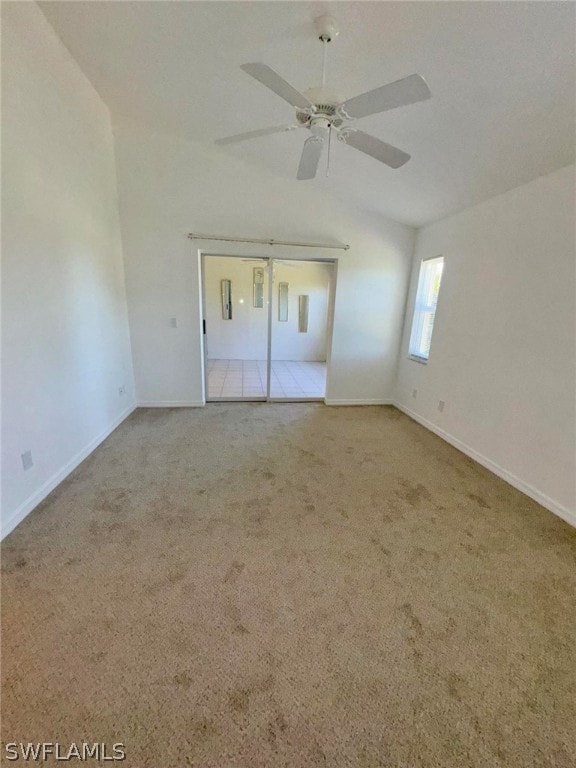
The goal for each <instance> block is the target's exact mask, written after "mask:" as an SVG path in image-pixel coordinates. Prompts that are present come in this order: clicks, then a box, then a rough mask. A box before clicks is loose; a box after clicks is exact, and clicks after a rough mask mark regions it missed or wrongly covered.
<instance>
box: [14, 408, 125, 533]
mask: <svg viewBox="0 0 576 768" xmlns="http://www.w3.org/2000/svg"><path fill="white" fill-rule="evenodd" d="M135 410H136V405H135V404H134V405H130V406H128V408H126V409H125V410H124V411H122V413H121V414H120V415H119V416H117V417H116V418H115V419H114V421H113V422H112V423H111V424H110V425H109V426H108V427H106V429H105V430H104V431H103V432H101V433H100V434H99V435H98V436H97V437H95V438H94V439H93V440H91V441H90V442H89V443H88V445H86V446H85V447H84V448H82V450H80V451H78V453H77V454H76V455H75V456H73V457H72V458H71V459H70V461H68V462H67V463H66V464H65V465H64V466H63V467H62V469H59V470H58V472H56V473H55V474H53V475H52V477H50V478H49V479H48V480H47V481H46V482H45V483H44V484H43V485H42V486H40V488H39V489H38V490H37V491H34V493H33V494H32V495H31V496H29V497H28V498H27V499H26V501H25V502H24V503H23V504H21V505H20V506H19V507H18V508H17V509H16V510H15V511H14V512H13V514H12V515H11V516H10V517H9V518H8V520H7V521H6V522H5V523H4V525H3V526H2V531H1V532H0V540H2V539H4V538H5V537H6V536H7V535H8V534H9V533H11V532H12V531H13V530H14V528H16V526H17V525H19V524H20V523H21V522H22V520H24V518H25V517H27V516H28V515H29V514H30V512H32V510H33V509H35V508H36V507H37V506H38V504H40V502H41V501H44V499H45V498H46V496H48V494H49V493H51V492H52V491H53V490H54V488H56V486H57V485H60V483H61V482H62V481H63V480H65V479H66V477H68V475H69V474H70V473H71V472H73V471H74V470H75V469H76V467H77V466H78V465H79V464H81V463H82V462H83V461H84V459H86V458H87V457H88V456H89V455H90V454H91V453H92V451H94V450H95V449H96V448H97V447H98V446H99V445H100V443H102V442H104V440H106V438H107V437H108V436H109V435H111V434H112V432H114V430H115V429H116V428H117V427H119V426H120V424H121V423H122V422H123V421H124V419H127V418H128V416H130V414H131V413H132V412H133V411H135Z"/></svg>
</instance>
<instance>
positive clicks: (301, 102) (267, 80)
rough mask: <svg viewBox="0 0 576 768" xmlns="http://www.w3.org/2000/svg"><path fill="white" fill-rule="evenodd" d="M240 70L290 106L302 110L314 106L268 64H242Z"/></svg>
mask: <svg viewBox="0 0 576 768" xmlns="http://www.w3.org/2000/svg"><path fill="white" fill-rule="evenodd" d="M240 69H243V70H244V72H246V73H247V74H249V75H251V76H252V77H253V78H255V79H256V80H258V81H259V82H261V83H262V85H265V86H266V87H267V88H270V90H271V91H274V93H276V94H277V95H278V96H280V98H282V99H284V101H287V102H288V104H292V106H293V107H299V108H300V109H307V108H308V107H311V106H312V102H310V101H308V99H307V98H306V96H304V95H303V94H301V93H300V91H297V90H296V88H293V87H292V86H291V85H290V83H287V82H286V80H284V78H282V77H280V75H278V74H277V73H276V72H274V70H273V69H270V67H268V66H266V64H257V63H256V64H241V65H240Z"/></svg>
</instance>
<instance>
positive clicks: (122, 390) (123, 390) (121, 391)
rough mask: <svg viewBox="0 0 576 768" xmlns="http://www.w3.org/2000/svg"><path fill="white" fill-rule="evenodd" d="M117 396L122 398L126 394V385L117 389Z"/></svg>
mask: <svg viewBox="0 0 576 768" xmlns="http://www.w3.org/2000/svg"><path fill="white" fill-rule="evenodd" d="M118 394H119V395H120V397H122V395H125V394H126V385H125V384H122V386H121V387H118Z"/></svg>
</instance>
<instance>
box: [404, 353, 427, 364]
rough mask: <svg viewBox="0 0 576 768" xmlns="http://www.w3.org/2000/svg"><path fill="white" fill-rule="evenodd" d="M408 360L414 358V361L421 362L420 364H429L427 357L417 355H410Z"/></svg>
mask: <svg viewBox="0 0 576 768" xmlns="http://www.w3.org/2000/svg"><path fill="white" fill-rule="evenodd" d="M408 360H412V362H413V363H420V365H427V364H428V358H427V357H417V356H416V355H408Z"/></svg>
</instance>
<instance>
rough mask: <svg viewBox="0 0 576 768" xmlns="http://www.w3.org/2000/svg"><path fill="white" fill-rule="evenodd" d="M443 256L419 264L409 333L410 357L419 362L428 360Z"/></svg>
mask: <svg viewBox="0 0 576 768" xmlns="http://www.w3.org/2000/svg"><path fill="white" fill-rule="evenodd" d="M443 267H444V258H443V257H442V256H438V257H437V258H435V259H426V260H424V261H423V262H422V263H421V264H420V276H419V278H418V291H417V293H416V305H415V307H414V317H413V318H412V333H411V334H410V357H413V358H415V359H416V360H419V361H421V362H426V361H427V360H428V355H429V354H430V342H431V341H432V329H433V327H434V315H435V314H436V302H437V301H438V293H439V291H440V281H441V280H442V269H443Z"/></svg>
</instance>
